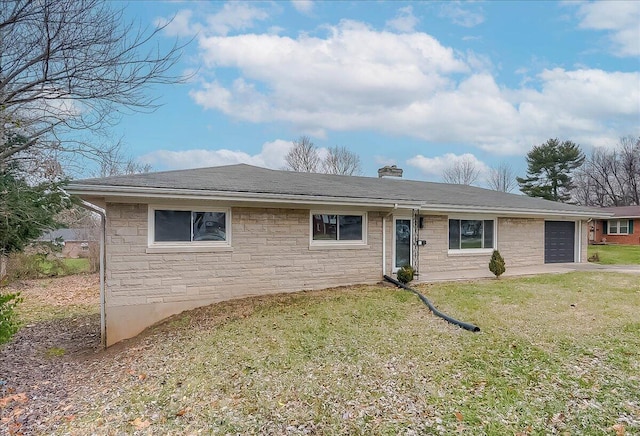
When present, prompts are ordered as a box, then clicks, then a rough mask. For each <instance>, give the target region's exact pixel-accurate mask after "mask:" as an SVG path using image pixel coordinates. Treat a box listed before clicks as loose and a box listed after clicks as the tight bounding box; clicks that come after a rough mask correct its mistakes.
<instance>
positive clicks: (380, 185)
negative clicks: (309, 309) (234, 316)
mask: <svg viewBox="0 0 640 436" xmlns="http://www.w3.org/2000/svg"><path fill="white" fill-rule="evenodd" d="M123 187H126V188H129V189H130V188H142V189H145V190H147V192H148V189H152V190H153V189H158V190H161V189H174V190H175V189H177V190H190V191H198V192H202V195H207V194H210V193H212V192H218V193H230V194H233V193H246V194H253V195H255V196H256V197H258V198H259V196H260V195H261V194H263V195H266V194H276V195H286V196H299V197H302V198H304V197H309V198H311V197H326V198H344V199H365V200H371V201H378V202H379V201H385V202H389V203H390V204H393V202H394V201H395V202H400V201H407V202H415V203H417V204H421V205H422V206H423V208H425V209H428V208H429V206H435V205H449V206H452V207H453V206H456V207H465V208H479V209H485V210H486V209H507V210H508V209H516V210H521V211H522V210H535V211H541V212H544V211H550V212H551V211H553V212H566V213H567V214H571V213H575V214H580V215H584V214H586V213H590V212H593V213H594V214H595V215H603V214H602V212H601V211H599V210H596V209H587V208H584V207H580V206H574V205H570V204H564V203H557V202H552V201H548V200H542V199H538V198H531V197H527V196H524V195H518V194H508V193H503V192H497V191H493V190H489V189H483V188H478V187H474V186H466V185H453V184H445V183H434V182H422V181H415V180H406V179H401V180H393V179H386V178H382V179H381V178H377V177H376V178H374V177H354V176H340V175H329V174H311V173H296V172H292V171H281V170H270V169H266V168H260V167H254V166H251V165H245V164H239V165H229V166H220V167H211V168H197V169H189V170H176V171H164V172H155V173H146V174H135V175H127V176H115V177H107V178H98V179H85V180H78V181H74V182H72V183H71V186H70V191H71V192H72V193H76V194H80V195H82V194H87V193H88V192H90V191H91V192H93V193H96V192H99V191H101V190H102V191H104V192H105V193H107V192H109V191H113V190H117V189H118V188H123Z"/></svg>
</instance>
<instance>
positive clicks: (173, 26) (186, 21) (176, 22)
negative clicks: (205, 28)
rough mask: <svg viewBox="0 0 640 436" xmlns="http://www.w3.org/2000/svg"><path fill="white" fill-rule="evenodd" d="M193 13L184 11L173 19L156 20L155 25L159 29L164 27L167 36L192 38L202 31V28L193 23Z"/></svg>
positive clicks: (162, 18) (161, 18)
mask: <svg viewBox="0 0 640 436" xmlns="http://www.w3.org/2000/svg"><path fill="white" fill-rule="evenodd" d="M192 16H193V11H190V10H188V9H183V10H181V11H178V12H177V13H176V14H175V15H174V16H173V17H169V18H165V17H160V18H156V20H155V24H156V26H158V27H162V26H164V33H165V34H166V35H167V36H171V37H177V36H180V37H182V36H192V35H195V34H196V33H198V31H199V30H201V26H200V25H199V24H197V23H192V22H191V17H192Z"/></svg>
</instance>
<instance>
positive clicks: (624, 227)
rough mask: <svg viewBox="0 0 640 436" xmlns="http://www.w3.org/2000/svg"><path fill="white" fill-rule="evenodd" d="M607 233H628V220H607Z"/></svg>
mask: <svg viewBox="0 0 640 436" xmlns="http://www.w3.org/2000/svg"><path fill="white" fill-rule="evenodd" d="M607 227H608V229H609V230H608V231H607V233H608V234H609V235H628V234H629V220H609V224H608V226H607Z"/></svg>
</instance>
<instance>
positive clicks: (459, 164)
mask: <svg viewBox="0 0 640 436" xmlns="http://www.w3.org/2000/svg"><path fill="white" fill-rule="evenodd" d="M479 176H480V170H479V169H478V168H477V167H476V163H475V162H474V161H473V159H471V158H470V157H468V156H463V157H462V158H461V159H458V160H456V161H455V162H454V163H452V164H451V165H450V166H448V167H447V168H445V169H444V170H443V171H442V180H444V182H445V183H455V184H458V185H471V184H472V183H473V182H475V181H476V180H478V177H479Z"/></svg>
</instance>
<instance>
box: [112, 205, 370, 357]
mask: <svg viewBox="0 0 640 436" xmlns="http://www.w3.org/2000/svg"><path fill="white" fill-rule="evenodd" d="M309 219H310V218H309V210H308V209H307V210H305V209H265V208H238V207H234V208H232V210H231V241H232V251H230V250H229V249H227V251H212V252H206V253H188V252H182V253H164V254H155V253H154V254H150V253H146V249H147V241H148V239H147V226H148V223H147V220H148V206H147V205H146V204H118V203H109V204H108V205H107V235H106V236H107V238H106V256H107V272H106V309H107V311H106V312H107V317H106V323H107V345H111V344H114V343H116V342H118V341H120V340H122V339H126V338H129V337H132V336H135V335H136V334H138V333H140V332H141V331H142V330H144V329H145V328H146V327H148V326H150V325H152V324H154V323H156V322H158V321H160V320H162V319H164V318H166V317H168V316H170V315H173V314H176V313H179V312H182V311H184V310H188V309H192V308H195V307H198V306H203V305H207V304H211V303H215V302H219V301H224V300H229V299H233V298H241V297H246V296H252V295H262V294H270V293H279V292H292V291H299V290H305V289H321V288H327V287H332V286H339V285H345V284H355V283H377V282H379V281H380V279H381V273H380V271H381V265H382V227H381V222H382V215H381V214H379V213H375V212H369V213H368V235H367V247H357V248H343V247H340V248H318V247H312V248H310V247H309V231H310V225H309Z"/></svg>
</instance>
